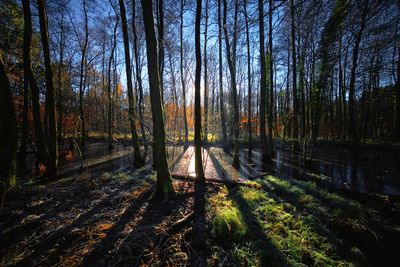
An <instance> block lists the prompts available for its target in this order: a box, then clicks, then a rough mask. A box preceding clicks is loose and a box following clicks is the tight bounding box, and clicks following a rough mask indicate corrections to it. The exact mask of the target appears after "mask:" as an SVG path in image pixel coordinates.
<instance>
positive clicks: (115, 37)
mask: <svg viewBox="0 0 400 267" xmlns="http://www.w3.org/2000/svg"><path fill="white" fill-rule="evenodd" d="M118 18H119V17H118V14H117V13H116V12H115V26H114V31H113V46H112V48H111V54H110V58H109V59H108V75H107V76H108V86H107V87H108V90H107V98H108V113H107V114H108V118H107V120H108V148H109V149H111V148H112V147H113V138H112V128H113V123H112V112H113V111H112V99H111V91H112V89H111V67H112V60H113V58H114V52H115V48H116V46H117V29H118V20H119V19H118Z"/></svg>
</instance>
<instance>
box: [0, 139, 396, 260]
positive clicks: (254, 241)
mask: <svg viewBox="0 0 400 267" xmlns="http://www.w3.org/2000/svg"><path fill="white" fill-rule="evenodd" d="M173 151H174V152H173V153H172V154H173V158H174V159H173V160H171V161H170V163H171V169H172V173H173V177H174V183H173V185H174V188H175V190H176V191H177V196H176V198H174V199H172V200H170V201H169V202H160V201H158V200H153V199H152V198H151V194H152V192H153V188H154V182H155V181H154V179H155V175H154V173H153V172H152V170H151V163H148V164H147V165H146V166H145V167H143V168H141V169H138V170H135V169H133V168H132V167H128V168H118V170H115V166H114V165H110V166H109V167H110V168H109V170H104V169H102V168H100V169H99V168H98V162H96V163H95V164H94V165H95V166H96V168H94V169H93V170H92V171H91V169H90V168H88V169H87V170H85V171H83V172H82V173H76V174H71V175H67V176H65V177H63V178H62V179H59V180H56V181H52V182H46V183H36V184H32V185H30V186H25V187H22V188H20V189H19V190H18V191H15V192H13V193H11V194H10V195H8V196H7V198H6V200H5V209H4V211H2V212H1V216H0V229H1V232H0V240H1V243H0V257H1V258H0V260H1V261H0V262H1V265H2V266H39V265H40V266H77V265H84V266H154V265H158V266H182V265H190V266H199V265H201V264H208V265H210V266H349V265H353V266H398V264H399V263H400V253H399V252H400V251H399V247H400V246H399V240H400V230H399V225H400V216H399V214H400V212H399V211H400V208H399V207H400V205H399V203H400V202H399V201H398V198H396V197H395V196H386V195H384V194H365V193H356V192H351V191H348V190H347V191H346V190H343V189H341V188H339V189H338V188H333V187H332V183H326V177H325V176H315V177H314V178H313V179H309V178H310V176H311V175H309V174H308V175H304V179H294V178H293V177H292V178H290V177H283V176H280V175H278V174H277V173H272V172H261V171H260V170H259V169H257V168H256V167H255V165H254V164H244V166H243V167H242V169H241V171H235V170H234V169H232V168H231V166H230V160H231V158H230V156H229V154H226V153H225V152H223V151H222V150H221V149H220V148H211V149H205V150H204V151H203V152H204V154H203V155H204V158H205V170H206V172H205V173H206V176H207V178H208V179H207V183H206V192H205V198H206V207H205V214H196V213H194V212H193V211H194V210H195V208H194V207H195V201H196V197H195V196H196V195H195V190H194V188H195V185H194V182H193V181H192V180H193V179H192V178H193V174H192V169H193V168H194V166H193V164H192V154H193V149H192V148H191V147H189V148H188V149H186V150H185V149H183V148H179V149H176V151H175V149H174V150H173ZM254 160H255V161H256V160H257V159H254ZM68 173H70V171H68ZM311 177H313V176H311ZM199 216H203V217H204V224H205V225H204V228H203V229H204V231H205V236H206V242H205V245H204V246H199V242H197V241H198V240H194V239H195V238H194V236H193V232H192V226H193V225H194V224H195V223H196V220H197V219H196V218H199Z"/></svg>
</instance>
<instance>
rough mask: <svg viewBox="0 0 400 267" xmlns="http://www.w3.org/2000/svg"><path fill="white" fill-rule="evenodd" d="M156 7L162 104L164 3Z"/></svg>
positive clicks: (158, 2) (162, 99)
mask: <svg viewBox="0 0 400 267" xmlns="http://www.w3.org/2000/svg"><path fill="white" fill-rule="evenodd" d="M157 7H158V68H159V70H158V72H159V73H160V86H161V101H162V103H163V104H164V1H163V0H157Z"/></svg>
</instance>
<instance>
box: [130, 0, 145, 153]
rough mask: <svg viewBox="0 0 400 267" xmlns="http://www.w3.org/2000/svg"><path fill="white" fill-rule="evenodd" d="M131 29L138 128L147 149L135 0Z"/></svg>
mask: <svg viewBox="0 0 400 267" xmlns="http://www.w3.org/2000/svg"><path fill="white" fill-rule="evenodd" d="M132 31H133V53H134V57H135V68H136V81H137V83H138V89H139V107H138V111H139V118H140V130H141V132H142V139H143V142H144V148H145V150H146V151H147V148H148V146H147V141H146V134H145V132H144V117H143V105H144V103H143V102H144V99H143V83H142V74H141V69H140V66H139V65H140V62H139V61H140V60H139V48H138V36H137V32H136V0H134V1H132Z"/></svg>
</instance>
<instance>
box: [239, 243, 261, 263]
mask: <svg viewBox="0 0 400 267" xmlns="http://www.w3.org/2000/svg"><path fill="white" fill-rule="evenodd" d="M233 255H234V257H235V259H236V261H237V262H238V264H239V265H240V266H249V267H250V266H251V267H258V266H261V265H262V264H261V256H260V251H256V249H255V248H254V245H253V243H251V242H249V243H246V244H244V245H235V246H234V248H233Z"/></svg>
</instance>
